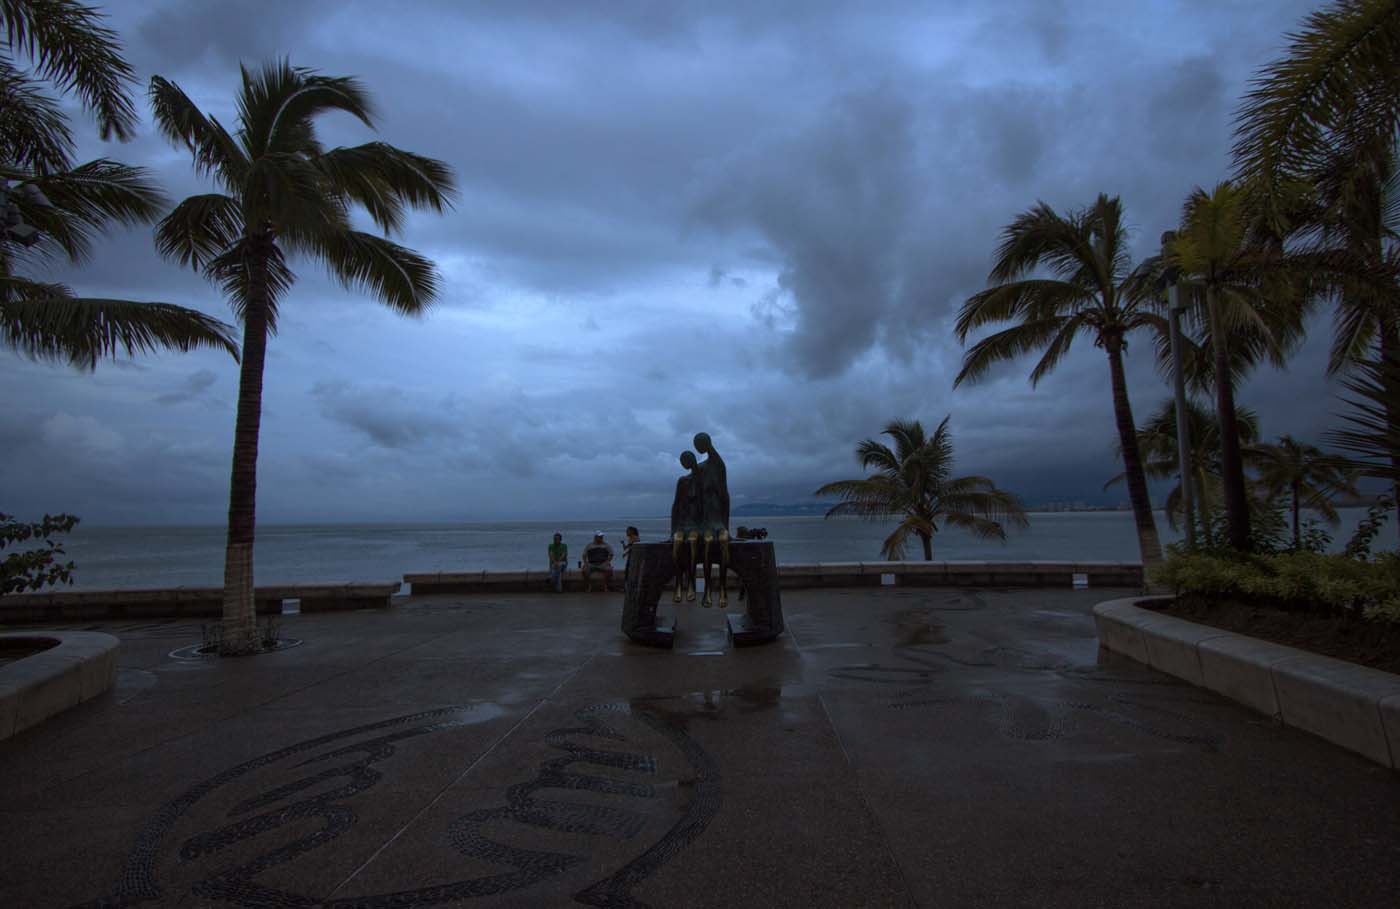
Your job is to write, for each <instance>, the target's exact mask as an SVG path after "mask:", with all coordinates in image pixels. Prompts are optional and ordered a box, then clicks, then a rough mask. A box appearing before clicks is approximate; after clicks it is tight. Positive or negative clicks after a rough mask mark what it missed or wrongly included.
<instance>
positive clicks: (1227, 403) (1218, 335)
mask: <svg viewBox="0 0 1400 909" xmlns="http://www.w3.org/2000/svg"><path fill="white" fill-rule="evenodd" d="M1206 312H1207V313H1208V315H1209V318H1210V340H1211V348H1212V352H1213V353H1214V354H1215V413H1216V418H1217V419H1218V420H1219V421H1220V483H1221V486H1222V487H1224V492H1225V518H1226V521H1227V522H1228V523H1229V528H1230V546H1231V547H1233V548H1235V549H1237V550H1239V551H1240V552H1246V551H1248V550H1249V499H1248V498H1247V497H1246V495H1245V488H1244V458H1243V457H1242V456H1241V454H1240V427H1239V423H1238V421H1237V420H1236V419H1235V387H1234V384H1233V383H1232V382H1231V380H1230V368H1229V365H1230V359H1229V348H1228V345H1227V341H1226V338H1225V333H1224V332H1225V329H1224V328H1223V326H1222V325H1221V321H1220V311H1219V307H1218V305H1217V303H1216V299H1215V290H1214V288H1211V287H1207V288H1206Z"/></svg>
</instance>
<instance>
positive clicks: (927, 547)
mask: <svg viewBox="0 0 1400 909" xmlns="http://www.w3.org/2000/svg"><path fill="white" fill-rule="evenodd" d="M919 542H920V543H923V544H924V561H925V562H931V561H933V537H932V536H930V535H929V534H926V533H921V534H919Z"/></svg>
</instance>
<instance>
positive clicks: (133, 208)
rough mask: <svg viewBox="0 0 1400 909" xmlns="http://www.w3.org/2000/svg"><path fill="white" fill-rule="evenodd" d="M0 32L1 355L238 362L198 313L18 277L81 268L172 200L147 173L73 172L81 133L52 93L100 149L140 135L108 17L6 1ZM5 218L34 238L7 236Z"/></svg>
mask: <svg viewBox="0 0 1400 909" xmlns="http://www.w3.org/2000/svg"><path fill="white" fill-rule="evenodd" d="M0 30H3V32H4V35H5V42H6V47H7V49H8V53H0V345H3V346H5V347H8V348H10V349H12V350H15V351H17V352H18V353H20V354H22V355H25V356H29V357H33V358H36V359H41V360H57V361H67V362H68V363H70V364H72V365H73V366H76V367H79V368H86V369H91V368H93V367H95V366H96V364H97V360H98V359H99V358H100V357H105V356H116V355H117V354H118V353H119V352H125V353H126V354H128V355H133V354H137V353H143V352H147V351H151V350H155V349H157V348H171V349H176V350H189V349H190V348H192V347H217V348H222V349H225V350H228V351H229V352H230V353H232V354H233V355H234V356H237V345H236V344H235V343H234V340H233V338H232V336H231V329H230V328H229V326H227V325H224V324H223V323H222V322H219V321H218V320H216V319H211V318H209V317H208V316H205V315H204V314H202V313H200V312H198V311H196V310H192V309H186V308H184V307H180V306H174V305H171V304H168V303H134V302H131V301H129V300H112V299H101V298H94V297H82V296H78V295H77V294H75V293H74V292H73V291H72V290H71V289H69V288H68V287H65V286H63V285H61V284H54V283H51V282H44V281H36V280H33V279H30V278H26V277H24V276H23V275H22V274H21V273H20V272H22V271H23V268H22V265H23V263H25V262H26V261H40V262H42V261H47V260H52V259H55V258H61V259H67V260H68V261H70V262H74V263H79V262H82V261H83V260H85V259H86V258H87V257H88V255H89V254H90V252H91V248H92V243H93V239H94V235H95V234H97V233H99V232H101V231H102V230H104V229H106V228H107V227H109V226H111V225H113V224H125V225H133V224H146V223H150V222H152V221H154V220H155V219H156V218H157V217H159V214H160V212H161V210H162V209H163V207H164V199H163V197H162V196H161V194H160V192H159V191H158V190H157V189H156V187H155V185H154V184H153V183H152V182H151V180H150V178H149V176H148V175H147V174H146V172H145V171H144V170H142V169H141V168H136V167H127V166H126V165H123V164H119V163H117V162H115V161H110V160H107V159H105V158H103V159H98V160H96V161H90V162H88V163H86V164H81V165H75V164H74V163H73V161H72V155H73V149H74V140H73V134H72V131H71V130H70V129H69V126H68V118H67V117H66V116H65V114H64V112H63V109H62V107H61V106H60V103H59V101H58V99H57V98H55V97H53V96H52V95H51V94H50V92H49V91H48V89H49V88H50V87H52V88H56V89H57V90H58V91H60V92H63V91H72V92H74V93H76V94H77V95H78V98H79V99H80V101H81V102H82V104H83V106H84V107H86V108H87V109H88V110H89V111H91V112H92V114H93V115H94V117H95V118H96V120H97V123H98V127H99V130H100V132H101V134H102V137H103V138H104V139H105V138H108V137H109V136H113V137H116V138H118V139H128V138H131V136H132V135H133V134H134V129H135V123H136V115H135V112H134V110H133V108H132V105H131V99H130V97H129V94H128V86H129V84H130V82H131V67H130V66H128V65H127V63H126V61H125V60H123V59H122V56H121V44H120V42H119V41H118V40H117V36H116V34H115V33H114V32H112V31H111V30H110V29H107V28H105V27H104V26H103V25H102V24H101V16H100V15H99V14H98V13H97V12H96V11H95V10H93V9H91V8H90V7H86V6H82V5H81V4H78V3H73V2H70V0H0ZM16 55H23V56H26V57H28V58H29V59H30V61H31V62H32V63H33V69H32V71H31V70H23V69H21V68H19V67H18V66H17V65H16V64H15V57H16ZM9 219H15V220H17V221H18V223H19V224H21V225H24V226H25V230H26V233H23V234H21V233H20V232H19V231H16V230H14V229H12V228H10V227H7V226H6V223H5V222H6V221H7V220H9ZM29 229H32V231H33V232H29Z"/></svg>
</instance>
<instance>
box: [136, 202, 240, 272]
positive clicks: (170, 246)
mask: <svg viewBox="0 0 1400 909" xmlns="http://www.w3.org/2000/svg"><path fill="white" fill-rule="evenodd" d="M242 233H243V213H242V211H241V210H240V209H239V206H238V201H237V200H236V199H233V198H232V197H230V196H225V195H222V194H220V193H206V194H204V195H198V196H190V197H188V198H186V199H185V200H184V201H182V202H181V203H180V204H179V205H177V206H175V208H174V209H173V210H172V211H171V212H170V214H168V215H166V216H165V217H164V218H162V219H161V221H160V223H159V224H158V225H156V250H157V251H158V252H159V253H160V254H161V255H162V256H164V257H165V258H167V259H169V260H171V261H172V262H175V263H176V264H178V265H181V266H185V265H188V266H189V267H190V268H193V269H195V270H198V269H200V268H201V267H203V266H204V265H206V264H207V263H209V262H210V261H212V260H213V259H214V258H216V257H217V256H219V255H221V254H222V253H224V252H226V251H228V249H229V247H231V246H233V245H234V244H235V243H236V242H238V238H239V237H240V236H241V235H242Z"/></svg>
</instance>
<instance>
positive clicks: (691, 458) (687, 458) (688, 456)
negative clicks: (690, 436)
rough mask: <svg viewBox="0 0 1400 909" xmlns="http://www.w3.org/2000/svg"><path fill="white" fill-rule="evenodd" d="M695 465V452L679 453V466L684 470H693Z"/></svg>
mask: <svg viewBox="0 0 1400 909" xmlns="http://www.w3.org/2000/svg"><path fill="white" fill-rule="evenodd" d="M695 464H696V460H695V452H693V451H683V452H681V466H682V467H684V468H685V469H686V470H694V469H695Z"/></svg>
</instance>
